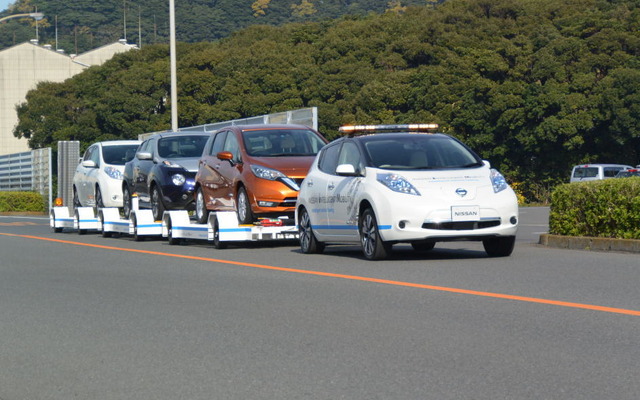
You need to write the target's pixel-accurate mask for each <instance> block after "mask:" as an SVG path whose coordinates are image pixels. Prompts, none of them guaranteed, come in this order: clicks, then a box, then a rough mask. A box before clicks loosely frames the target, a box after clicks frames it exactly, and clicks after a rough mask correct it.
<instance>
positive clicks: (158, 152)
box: [122, 132, 210, 220]
mask: <svg viewBox="0 0 640 400" xmlns="http://www.w3.org/2000/svg"><path fill="white" fill-rule="evenodd" d="M209 135H210V134H209V133H205V132H195V133H194V132H191V133H185V132H166V133H159V134H156V135H153V136H151V137H150V138H148V139H147V140H145V141H144V142H142V144H141V145H140V147H139V148H138V151H137V152H136V156H135V157H134V158H133V160H131V161H129V162H128V163H126V164H125V168H124V178H123V181H122V196H123V203H124V207H123V208H124V214H125V216H126V217H129V214H130V212H131V200H132V198H131V196H132V195H133V194H134V193H135V194H137V196H138V199H139V207H140V208H151V210H152V211H153V217H154V219H156V220H160V219H162V214H163V213H164V210H183V209H184V210H193V208H194V204H193V188H194V186H195V179H194V178H195V176H196V172H197V171H198V161H199V160H200V156H201V155H202V149H203V148H204V145H205V143H206V142H207V139H209Z"/></svg>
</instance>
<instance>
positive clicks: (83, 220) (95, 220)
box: [78, 218, 98, 222]
mask: <svg viewBox="0 0 640 400" xmlns="http://www.w3.org/2000/svg"><path fill="white" fill-rule="evenodd" d="M78 222H98V220H97V219H95V218H94V219H80V220H78Z"/></svg>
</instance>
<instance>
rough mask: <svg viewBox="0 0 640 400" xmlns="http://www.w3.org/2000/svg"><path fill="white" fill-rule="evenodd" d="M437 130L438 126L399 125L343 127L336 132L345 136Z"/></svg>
mask: <svg viewBox="0 0 640 400" xmlns="http://www.w3.org/2000/svg"><path fill="white" fill-rule="evenodd" d="M436 129H438V124H400V125H397V124H396V125H344V126H341V127H340V128H338V130H339V131H340V132H342V133H344V134H345V135H352V136H353V135H358V134H360V135H364V134H370V133H376V132H385V131H409V132H430V131H434V130H436Z"/></svg>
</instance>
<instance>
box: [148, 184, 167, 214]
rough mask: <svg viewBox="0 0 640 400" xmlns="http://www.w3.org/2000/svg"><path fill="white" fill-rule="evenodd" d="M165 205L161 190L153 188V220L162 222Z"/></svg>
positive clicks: (156, 187)
mask: <svg viewBox="0 0 640 400" xmlns="http://www.w3.org/2000/svg"><path fill="white" fill-rule="evenodd" d="M164 210H165V207H164V203H163V202H162V193H160V189H158V186H155V185H154V186H153V187H152V188H151V212H152V214H153V219H154V220H155V221H160V220H161V219H162V216H163V214H164Z"/></svg>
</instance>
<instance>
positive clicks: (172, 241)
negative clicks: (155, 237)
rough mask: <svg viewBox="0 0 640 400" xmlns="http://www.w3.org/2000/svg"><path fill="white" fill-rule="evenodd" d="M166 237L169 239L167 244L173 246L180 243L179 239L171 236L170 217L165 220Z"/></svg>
mask: <svg viewBox="0 0 640 400" xmlns="http://www.w3.org/2000/svg"><path fill="white" fill-rule="evenodd" d="M167 239H168V240H169V245H171V246H175V245H177V244H180V239H179V238H176V237H173V226H172V225H171V218H169V220H168V221H167Z"/></svg>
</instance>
